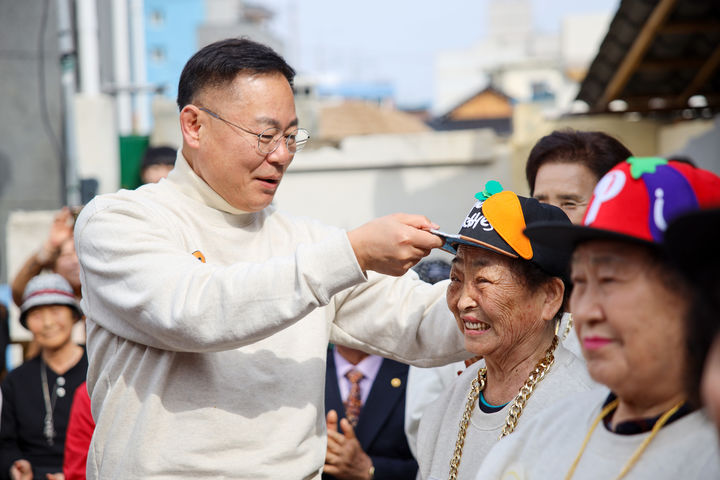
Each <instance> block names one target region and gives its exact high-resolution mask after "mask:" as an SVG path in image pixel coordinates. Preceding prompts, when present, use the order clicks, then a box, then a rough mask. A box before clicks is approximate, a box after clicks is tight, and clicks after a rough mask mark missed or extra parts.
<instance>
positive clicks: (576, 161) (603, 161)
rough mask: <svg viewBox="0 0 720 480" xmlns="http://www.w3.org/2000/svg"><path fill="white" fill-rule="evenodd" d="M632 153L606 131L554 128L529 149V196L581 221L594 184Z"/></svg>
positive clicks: (575, 220) (576, 221)
mask: <svg viewBox="0 0 720 480" xmlns="http://www.w3.org/2000/svg"><path fill="white" fill-rule="evenodd" d="M630 156H632V153H630V150H628V149H627V148H626V147H625V146H624V145H623V144H622V143H620V142H619V141H618V140H617V139H615V138H613V137H611V136H610V135H608V134H606V133H603V132H584V131H578V130H572V129H567V130H555V131H554V132H552V133H551V134H549V135H546V136H544V137H542V138H541V139H540V140H538V142H537V143H536V144H535V146H534V147H533V148H532V150H531V151H530V155H529V157H528V161H527V164H526V165H525V176H526V177H527V181H528V186H529V187H530V195H531V196H532V197H534V198H537V199H538V200H539V201H541V202H543V203H549V204H550V205H555V206H556V207H559V208H561V209H562V210H563V211H564V212H565V213H566V214H567V216H568V218H569V219H570V221H571V222H572V223H574V224H579V223H580V221H581V220H582V218H583V214H584V213H585V209H586V208H587V205H588V202H589V201H590V197H591V196H592V192H593V188H595V184H596V183H597V182H598V180H600V178H601V177H602V176H603V175H605V174H606V173H607V172H608V171H609V170H610V169H611V168H613V167H614V166H615V165H617V164H618V163H620V162H622V161H624V160H625V159H627V158H628V157H630Z"/></svg>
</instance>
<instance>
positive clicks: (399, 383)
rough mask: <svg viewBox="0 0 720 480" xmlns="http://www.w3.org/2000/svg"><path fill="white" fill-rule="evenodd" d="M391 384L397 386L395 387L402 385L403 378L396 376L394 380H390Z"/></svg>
mask: <svg viewBox="0 0 720 480" xmlns="http://www.w3.org/2000/svg"><path fill="white" fill-rule="evenodd" d="M390 385H392V386H393V387H395V388H398V387H399V386H400V385H402V380H400V379H399V378H397V377H395V378H393V379H392V380H390Z"/></svg>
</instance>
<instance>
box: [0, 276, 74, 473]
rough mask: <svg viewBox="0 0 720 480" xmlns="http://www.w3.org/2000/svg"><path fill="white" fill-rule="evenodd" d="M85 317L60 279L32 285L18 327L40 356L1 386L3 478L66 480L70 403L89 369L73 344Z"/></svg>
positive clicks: (44, 278) (42, 279)
mask: <svg viewBox="0 0 720 480" xmlns="http://www.w3.org/2000/svg"><path fill="white" fill-rule="evenodd" d="M81 317H82V312H81V310H80V307H79V305H78V302H77V300H76V299H75V294H74V291H73V289H72V287H71V286H70V284H69V283H68V282H67V281H66V280H65V279H64V278H63V277H61V276H60V275H58V274H55V273H48V274H43V275H39V276H37V277H35V278H33V279H32V280H30V282H28V285H27V287H26V288H25V293H24V295H23V302H22V306H21V308H20V323H21V324H22V325H23V326H24V327H25V328H27V329H28V330H30V331H31V332H32V334H33V339H34V340H35V341H36V342H37V344H38V346H39V347H40V354H39V355H38V356H37V357H34V358H32V359H31V360H28V361H26V362H25V363H23V364H22V365H21V366H19V367H17V368H15V369H14V370H13V371H11V372H10V373H9V374H8V375H7V377H6V378H5V380H4V381H3V383H2V396H3V408H2V416H1V417H0V479H11V480H32V479H42V480H61V479H62V464H63V450H64V445H65V431H66V429H67V424H68V417H69V415H70V404H71V402H72V398H73V393H74V392H75V389H76V388H77V387H78V386H79V385H80V384H81V383H82V382H84V381H85V374H86V372H87V367H88V362H87V356H86V355H85V349H84V348H83V347H82V346H80V345H78V344H76V343H74V342H73V341H72V339H71V331H72V326H73V324H74V323H75V322H77V321H78V320H79V319H80V318H81ZM48 474H50V475H48Z"/></svg>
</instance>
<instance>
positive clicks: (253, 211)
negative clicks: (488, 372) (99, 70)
mask: <svg viewBox="0 0 720 480" xmlns="http://www.w3.org/2000/svg"><path fill="white" fill-rule="evenodd" d="M293 77H294V71H293V70H292V68H291V67H290V66H289V65H288V64H287V63H286V62H285V61H284V59H282V57H280V56H279V55H277V54H276V53H275V52H274V51H272V50H271V49H270V48H268V47H266V46H264V45H261V44H258V43H256V42H253V41H250V40H247V39H228V40H222V41H219V42H216V43H214V44H211V45H208V46H206V47H204V48H202V49H201V50H200V51H199V52H197V53H196V54H195V55H193V57H192V58H191V59H190V60H189V61H188V63H187V64H186V66H185V68H184V69H183V72H182V74H181V76H180V82H179V88H178V106H179V108H180V127H181V130H182V135H183V146H182V149H181V150H180V151H179V152H178V155H177V158H176V161H175V168H174V169H173V171H172V172H171V173H170V175H168V178H167V179H166V180H164V181H161V182H158V183H155V184H150V185H145V186H143V187H141V188H138V189H135V190H122V191H120V192H118V193H115V194H109V195H100V196H97V197H95V198H94V199H93V201H92V202H90V203H89V204H88V205H87V206H86V207H85V208H84V209H83V211H82V212H81V214H80V217H79V218H78V222H77V225H76V227H75V239H76V246H77V251H78V256H79V258H80V263H81V277H82V283H83V304H82V305H83V306H84V307H85V308H86V311H85V313H86V316H87V320H86V322H87V326H88V349H89V354H90V359H91V361H90V368H89V371H88V382H87V386H88V391H89V393H90V396H91V399H92V411H93V416H94V418H95V421H96V424H97V425H96V429H95V432H94V434H93V439H92V444H91V447H90V452H89V456H88V470H87V477H88V478H90V479H96V478H102V479H105V478H123V479H142V480H147V479H153V478H156V479H166V478H173V479H185V478H197V477H198V476H201V477H213V478H221V477H227V478H239V477H240V478H253V479H258V480H259V479H285V478H303V479H308V478H313V479H317V478H320V476H321V472H322V468H323V464H324V459H325V453H326V448H325V445H326V441H327V437H326V435H327V434H326V427H325V417H324V415H323V414H322V412H323V402H324V386H325V365H326V355H327V345H328V343H330V342H332V343H333V344H339V345H345V346H348V347H351V348H355V349H359V350H362V351H365V352H367V353H372V354H378V355H385V356H388V357H391V358H393V359H395V360H398V361H402V362H405V363H416V364H420V365H428V366H431V365H439V364H444V363H448V362H450V361H456V360H461V359H463V358H464V357H465V356H466V353H465V352H464V349H463V345H462V337H461V335H459V333H458V332H457V329H456V328H455V327H454V325H453V322H452V315H451V313H450V312H449V311H448V309H447V305H446V304H445V302H444V301H443V297H444V290H445V288H444V285H440V284H439V285H427V284H426V283H424V282H422V281H420V280H419V279H418V278H417V275H415V274H414V273H412V272H410V273H409V274H408V275H402V274H404V273H405V272H406V271H407V270H408V269H409V268H410V267H412V266H413V265H414V264H416V263H417V262H418V261H419V260H420V259H421V258H423V257H424V256H426V255H427V254H428V253H429V252H430V250H431V249H432V248H435V247H439V246H441V245H442V241H441V240H440V239H439V238H438V237H436V236H435V235H433V234H431V233H429V232H428V231H427V230H429V229H431V228H436V227H435V225H434V224H433V223H432V222H430V221H429V220H428V219H427V218H425V217H424V216H420V215H409V214H396V215H390V216H387V217H383V218H380V219H376V220H372V221H370V222H368V223H367V224H365V225H362V226H360V227H358V228H357V229H354V230H351V231H349V232H346V231H344V230H341V229H338V228H334V227H330V226H325V225H322V224H320V223H319V222H316V221H312V220H309V219H307V218H305V217H294V216H291V215H288V214H286V213H284V212H281V211H278V210H275V209H274V207H272V205H271V203H272V200H273V198H274V195H275V192H276V191H277V189H278V187H279V185H280V182H281V180H282V178H283V175H284V174H285V171H286V169H287V168H288V166H289V164H290V162H291V161H292V159H293V157H294V155H295V153H296V152H298V150H300V149H301V148H302V147H303V146H304V145H305V143H306V142H307V140H308V139H309V134H308V132H307V131H305V130H303V129H300V128H298V122H299V121H298V118H297V115H296V112H295V102H294V97H293V92H292V80H293ZM387 274H391V275H402V276H399V277H392V276H388V275H387ZM153 379H155V380H157V379H162V380H159V381H155V380H153ZM128 418H132V419H133V421H132V422H128V421H127V419H128Z"/></svg>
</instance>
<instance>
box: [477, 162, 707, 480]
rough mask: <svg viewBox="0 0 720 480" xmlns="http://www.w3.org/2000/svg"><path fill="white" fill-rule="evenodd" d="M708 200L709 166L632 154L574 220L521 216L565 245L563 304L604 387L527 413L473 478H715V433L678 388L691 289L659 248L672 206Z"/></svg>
mask: <svg viewBox="0 0 720 480" xmlns="http://www.w3.org/2000/svg"><path fill="white" fill-rule="evenodd" d="M718 205H720V178H718V177H717V176H715V175H714V174H712V173H710V172H708V171H705V170H701V169H698V168H694V167H693V166H691V165H689V164H687V163H682V162H676V161H668V160H665V159H661V158H632V157H631V158H629V159H628V160H627V161H625V162H622V163H621V164H619V165H617V166H616V167H615V168H613V169H612V170H611V171H610V172H608V173H607V174H606V175H605V176H604V177H603V178H602V179H601V180H600V182H599V183H598V185H597V186H596V188H595V192H594V195H593V198H592V200H591V202H590V206H589V207H588V210H587V213H586V214H585V218H584V220H583V226H576V225H573V226H570V225H566V224H558V223H557V222H547V223H545V224H544V225H541V224H536V225H530V226H528V229H527V230H526V235H527V236H528V237H529V238H530V239H531V240H532V241H533V242H538V243H542V244H546V245H549V246H551V247H553V248H554V249H556V251H558V252H566V253H572V261H571V268H572V275H571V278H572V281H573V291H572V296H571V298H570V310H571V311H572V313H573V318H574V320H575V327H576V330H577V334H578V337H579V339H580V343H581V345H582V349H583V355H584V356H585V359H586V361H587V367H588V370H589V372H590V375H591V376H592V378H593V379H594V380H596V381H597V382H599V383H601V384H603V385H605V386H606V387H607V388H604V389H599V390H594V391H592V392H586V393H585V394H581V395H576V396H574V397H572V398H568V399H567V401H565V402H562V403H561V404H558V405H556V406H555V407H553V408H551V409H548V410H546V411H545V412H543V413H542V414H540V415H538V416H537V417H536V418H534V419H533V420H532V422H528V424H527V425H526V428H525V429H524V430H523V431H522V432H519V433H518V435H515V436H513V437H511V438H508V439H507V440H506V441H504V442H500V443H499V444H498V445H497V446H496V447H495V448H494V449H493V450H492V451H491V452H490V453H489V454H488V455H487V457H486V461H485V463H484V464H483V466H482V467H481V470H480V474H479V475H478V477H477V478H479V479H498V478H500V479H514V480H523V479H525V480H527V479H545V478H565V479H573V478H574V479H585V478H603V479H605V478H627V479H657V478H683V479H709V478H720V458H719V457H718V450H717V448H715V445H717V437H716V433H715V431H714V429H713V427H712V425H711V424H710V422H709V421H708V420H707V417H706V416H705V414H704V413H703V412H701V411H700V410H698V405H697V403H695V402H693V401H692V399H690V398H688V396H687V390H686V380H687V377H688V374H689V373H690V369H689V367H688V364H689V362H688V350H687V343H686V342H687V335H686V329H685V319H686V315H687V313H688V309H689V305H690V302H691V298H692V293H693V292H692V290H691V287H690V285H689V284H688V283H687V282H686V280H685V279H684V278H683V277H682V276H681V275H680V274H679V273H678V272H677V270H676V269H675V267H674V266H673V265H672V264H671V263H670V261H669V259H668V257H667V255H666V254H665V252H664V251H663V250H662V248H661V245H662V242H663V238H664V232H665V230H666V228H667V225H668V224H669V222H671V221H672V220H673V219H674V218H675V217H677V216H678V215H681V214H683V213H686V212H688V211H693V210H698V209H700V208H708V207H712V206H718Z"/></svg>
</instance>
